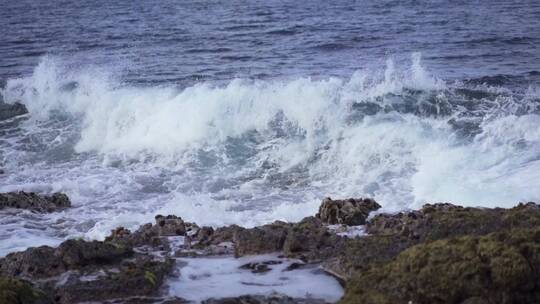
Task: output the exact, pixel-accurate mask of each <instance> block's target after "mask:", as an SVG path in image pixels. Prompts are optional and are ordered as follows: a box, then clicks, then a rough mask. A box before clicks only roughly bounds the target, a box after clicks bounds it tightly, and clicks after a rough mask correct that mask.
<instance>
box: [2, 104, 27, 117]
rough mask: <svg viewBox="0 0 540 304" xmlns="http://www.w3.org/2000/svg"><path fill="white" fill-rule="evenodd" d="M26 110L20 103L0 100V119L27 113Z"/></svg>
mask: <svg viewBox="0 0 540 304" xmlns="http://www.w3.org/2000/svg"><path fill="white" fill-rule="evenodd" d="M27 113H28V110H27V109H26V107H25V106H24V105H23V104H21V103H18V102H16V103H13V104H9V103H4V102H2V101H1V100H0V121H2V120H6V119H10V118H13V117H16V116H19V115H24V114H27Z"/></svg>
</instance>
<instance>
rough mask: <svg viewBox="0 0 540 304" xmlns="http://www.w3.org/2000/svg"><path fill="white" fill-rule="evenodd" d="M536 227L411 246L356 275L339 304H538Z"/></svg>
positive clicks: (538, 241)
mask: <svg viewBox="0 0 540 304" xmlns="http://www.w3.org/2000/svg"><path fill="white" fill-rule="evenodd" d="M539 281H540V228H535V229H515V230H508V231H504V232H496V233H492V234H489V235H486V236H462V237H457V238H450V239H444V240H438V241H434V242H430V243H425V244H420V245H416V246H413V247H411V248H409V249H407V250H405V251H403V252H402V253H400V254H399V255H398V256H397V258H396V259H394V260H392V261H391V262H389V263H387V264H384V265H373V266H372V267H371V268H370V269H368V270H367V271H362V272H357V273H356V274H355V275H354V276H353V277H352V278H351V279H350V280H349V281H348V282H347V288H346V294H345V297H344V298H343V299H342V301H340V303H342V304H352V303H366V304H370V303H373V304H379V303H419V304H423V303H426V304H427V303H538V302H539V301H540V292H539V291H538V286H537V282H539Z"/></svg>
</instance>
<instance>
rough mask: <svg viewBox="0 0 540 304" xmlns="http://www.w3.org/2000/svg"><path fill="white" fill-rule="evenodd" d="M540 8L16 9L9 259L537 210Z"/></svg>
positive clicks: (530, 4)
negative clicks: (167, 232)
mask: <svg viewBox="0 0 540 304" xmlns="http://www.w3.org/2000/svg"><path fill="white" fill-rule="evenodd" d="M539 44H540V2H539V1H532V0H529V1H274V0H266V1H235V0H231V1H119V0H117V1H34V0H16V1H15V0H0V96H1V97H2V98H3V99H4V100H5V102H7V103H14V102H21V103H23V104H25V105H26V107H27V108H28V110H29V112H30V113H29V115H27V116H24V117H19V118H16V119H13V120H10V121H4V122H0V168H1V169H2V170H3V171H5V173H4V174H2V175H0V191H15V190H29V191H38V192H54V191H62V192H65V193H67V194H68V195H69V196H70V197H71V199H72V201H73V208H71V209H69V210H67V211H64V212H60V213H53V214H47V215H37V214H32V213H30V212H15V211H13V210H3V211H0V255H3V254H6V253H7V252H10V251H14V250H20V249H23V248H26V247H28V246H35V245H40V244H58V243H59V242H60V241H62V240H63V239H65V238H70V237H80V236H82V237H86V238H103V237H104V236H105V235H107V234H108V233H109V231H110V230H111V229H113V228H115V227H117V226H124V227H127V228H135V227H137V226H138V225H140V224H141V223H145V222H148V221H151V220H152V219H153V217H154V215H155V214H157V213H160V214H170V213H172V214H176V215H179V216H181V217H183V218H184V219H186V220H188V221H195V222H197V223H199V224H202V225H214V226H219V225H225V224H233V223H235V224H241V225H244V226H253V225H259V224H262V223H267V222H270V221H274V220H278V219H279V220H289V221H296V220H299V219H301V218H302V217H304V216H308V215H313V214H314V213H315V212H316V210H317V207H318V205H319V203H320V201H321V200H322V198H324V197H326V196H332V197H334V198H339V197H350V196H368V197H373V198H375V199H376V200H377V201H378V202H379V203H381V205H382V206H383V208H384V210H385V211H400V210H404V209H408V208H417V207H419V206H420V205H422V204H423V203H426V202H438V201H450V202H454V203H459V204H465V205H473V206H478V205H480V206H488V207H493V206H506V207H507V206H512V205H514V204H516V203H517V202H519V201H531V200H535V201H540V188H539V187H538V184H539V182H540V128H539V126H540V49H539V47H538V45H539Z"/></svg>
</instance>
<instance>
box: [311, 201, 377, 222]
mask: <svg viewBox="0 0 540 304" xmlns="http://www.w3.org/2000/svg"><path fill="white" fill-rule="evenodd" d="M379 208H381V206H380V205H379V204H377V202H375V201H374V200H372V199H369V198H362V199H353V198H350V199H347V200H332V199H331V198H325V199H324V200H323V201H322V204H321V206H320V207H319V213H317V217H318V218H319V219H321V220H322V221H323V223H326V224H330V225H334V224H344V225H349V226H356V225H364V224H365V223H366V219H367V217H368V215H369V213H370V212H371V211H375V210H377V209H379Z"/></svg>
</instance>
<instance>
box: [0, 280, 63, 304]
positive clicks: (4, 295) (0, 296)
mask: <svg viewBox="0 0 540 304" xmlns="http://www.w3.org/2000/svg"><path fill="white" fill-rule="evenodd" d="M0 303H2V304H49V303H52V301H50V299H49V298H47V296H46V294H45V293H44V292H43V291H41V290H39V289H36V288H34V287H33V286H32V285H30V284H29V283H27V282H25V281H22V280H19V279H15V278H9V277H0Z"/></svg>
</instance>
